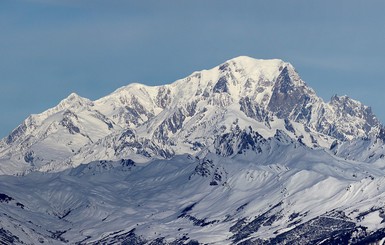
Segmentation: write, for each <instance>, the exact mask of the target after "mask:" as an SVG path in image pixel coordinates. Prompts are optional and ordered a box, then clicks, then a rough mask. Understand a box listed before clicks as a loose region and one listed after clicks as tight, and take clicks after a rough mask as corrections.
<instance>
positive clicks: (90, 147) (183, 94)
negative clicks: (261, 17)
mask: <svg viewBox="0 0 385 245" xmlns="http://www.w3.org/2000/svg"><path fill="white" fill-rule="evenodd" d="M236 127H238V128H240V129H245V128H248V127H251V128H253V130H255V131H256V132H258V133H259V134H261V135H262V136H263V137H265V138H267V137H271V136H273V135H274V134H275V133H276V130H281V131H283V132H286V134H288V135H289V136H290V137H291V138H293V139H296V140H300V141H301V142H303V143H304V144H306V145H307V146H309V147H316V148H317V147H323V148H327V149H328V148H330V146H331V145H332V143H333V142H334V141H335V140H337V141H341V142H344V141H350V140H354V139H358V138H370V137H373V136H375V135H376V134H378V133H379V132H380V130H381V128H382V125H381V124H380V122H379V121H378V120H377V119H376V117H375V116H374V115H373V113H372V112H371V110H370V108H369V107H367V106H365V105H363V104H361V103H360V102H358V101H355V100H352V99H350V98H348V97H346V96H342V97H338V96H334V97H333V98H332V99H331V101H330V102H328V103H325V102H324V101H323V100H322V99H321V98H320V97H318V96H317V95H316V93H315V91H314V90H313V89H311V88H310V87H309V86H308V85H307V84H306V83H305V82H304V81H302V80H301V78H300V77H299V75H298V73H297V72H296V71H295V69H294V67H293V66H292V65H291V64H290V63H287V62H284V61H282V60H279V59H273V60H258V59H253V58H250V57H246V56H240V57H237V58H234V59H231V60H228V61H226V62H225V63H223V64H221V65H219V66H217V67H214V68H212V69H210V70H203V71H198V72H194V73H193V74H191V75H190V76H188V77H186V78H184V79H180V80H178V81H176V82H174V83H171V84H167V85H162V86H146V85H143V84H130V85H128V86H126V87H122V88H120V89H118V90H116V91H115V92H113V93H112V94H110V95H107V96H106V97H103V98H101V99H99V100H96V101H90V100H88V99H86V98H82V97H80V96H79V95H77V94H75V93H73V94H71V95H70V96H69V97H68V98H66V99H64V100H63V101H61V102H60V103H59V105H57V106H56V107H54V108H51V109H49V110H47V111H45V112H43V113H41V114H38V115H31V116H29V117H28V118H27V119H26V120H25V121H24V122H23V123H22V124H21V125H20V126H18V127H17V128H16V129H15V130H14V131H13V132H12V133H11V134H10V135H9V136H7V137H6V138H4V139H3V140H2V141H1V142H0V158H1V159H0V172H2V173H5V174H16V173H22V172H26V171H30V170H41V171H51V170H59V169H65V168H68V167H74V166H77V165H79V164H81V163H86V162H90V161H94V160H100V159H103V160H117V159H120V158H124V157H127V156H130V157H133V158H135V159H136V160H137V161H140V162H147V161H149V160H150V159H153V158H168V157H171V156H173V155H178V154H184V153H189V154H193V155H196V154H199V153H200V152H202V151H204V152H216V151H217V149H214V148H215V145H216V144H215V141H216V140H217V138H218V137H221V135H223V134H226V133H230V132H231V131H232V130H233V128H236ZM128 131H129V132H130V133H129V134H130V135H131V136H130V139H129V141H130V143H128V142H126V141H122V139H127V137H126V136H125V135H127V132H128ZM47 149H50V150H49V151H47Z"/></svg>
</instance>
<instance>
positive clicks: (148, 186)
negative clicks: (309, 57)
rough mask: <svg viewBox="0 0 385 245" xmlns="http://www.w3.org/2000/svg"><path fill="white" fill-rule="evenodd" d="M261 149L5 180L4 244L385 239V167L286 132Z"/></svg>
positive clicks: (101, 164) (0, 236)
mask: <svg viewBox="0 0 385 245" xmlns="http://www.w3.org/2000/svg"><path fill="white" fill-rule="evenodd" d="M263 145H265V148H264V149H268V150H266V151H262V152H259V151H258V150H251V149H249V150H246V151H244V152H243V153H241V154H236V155H234V156H232V157H221V156H218V155H216V154H208V155H207V156H205V157H204V158H201V159H198V158H195V157H193V156H191V155H181V156H176V157H174V158H172V159H170V160H155V161H153V162H150V163H148V164H145V165H143V164H139V165H138V164H135V163H134V162H133V161H131V160H121V161H117V162H111V161H98V162H92V163H90V164H84V165H80V166H79V167H77V168H74V169H71V170H66V171H64V172H59V173H51V174H45V173H39V172H35V173H30V174H28V175H26V176H23V177H14V176H0V179H1V181H0V189H1V190H2V191H1V193H2V194H1V195H0V197H1V196H2V197H3V199H2V201H1V203H0V209H1V212H0V223H1V225H0V226H1V227H2V228H1V230H0V241H5V239H9V240H12V239H13V240H12V243H15V244H18V243H22V242H26V243H30V242H32V243H35V244H36V243H40V242H44V243H53V244H62V243H71V244H74V243H80V244H97V243H106V244H111V243H126V244H173V242H174V243H175V244H188V242H190V244H193V243H192V242H195V244H197V243H196V242H199V243H201V244H240V243H241V242H245V241H248V242H251V244H257V243H258V242H261V241H262V240H263V241H264V242H265V243H266V244H280V243H282V244H287V243H292V242H293V240H292V239H293V238H294V237H296V242H299V243H304V244H309V243H316V241H320V240H325V243H328V239H333V237H334V238H336V237H340V239H342V240H340V241H343V242H341V243H347V242H348V241H350V242H352V241H361V242H362V241H365V239H374V240H376V239H377V238H378V237H377V235H378V234H382V236H383V235H385V233H384V232H385V224H384V223H383V222H382V221H383V219H384V218H385V216H384V208H383V207H384V200H385V199H384V198H385V196H384V190H385V178H384V177H383V176H384V174H385V173H384V171H385V170H384V168H378V167H374V166H371V165H368V164H365V163H357V162H353V161H345V160H342V159H340V158H336V157H333V156H331V155H330V154H328V153H327V152H325V151H324V150H322V149H318V150H314V149H310V148H308V147H306V146H304V145H303V144H301V143H299V142H293V141H290V139H289V138H287V137H286V136H283V135H280V134H277V135H276V136H274V137H273V138H269V139H265V141H264V142H263ZM4 195H5V196H7V197H8V200H6V199H7V198H4ZM320 225H322V229H320V228H319V227H318V226H320ZM376 232H377V233H376ZM376 237H377V238H376ZM151 242H153V243H151ZM155 242H158V243H155ZM329 242H330V240H329Z"/></svg>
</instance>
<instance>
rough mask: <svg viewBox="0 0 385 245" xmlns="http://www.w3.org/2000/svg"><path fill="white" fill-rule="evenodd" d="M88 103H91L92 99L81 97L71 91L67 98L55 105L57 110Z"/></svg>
mask: <svg viewBox="0 0 385 245" xmlns="http://www.w3.org/2000/svg"><path fill="white" fill-rule="evenodd" d="M88 105H92V101H91V100H89V99H87V98H84V97H81V96H80V95H78V94H76V93H71V94H70V95H69V96H68V97H67V98H65V99H63V100H62V101H60V103H59V105H58V106H57V107H58V109H59V110H63V109H70V108H74V107H86V106H88Z"/></svg>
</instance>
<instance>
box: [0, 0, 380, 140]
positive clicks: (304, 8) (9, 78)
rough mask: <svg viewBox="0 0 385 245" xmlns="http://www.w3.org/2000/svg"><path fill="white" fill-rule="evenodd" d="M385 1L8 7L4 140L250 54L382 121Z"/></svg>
mask: <svg viewBox="0 0 385 245" xmlns="http://www.w3.org/2000/svg"><path fill="white" fill-rule="evenodd" d="M384 11H385V1H381V0H377V1H376V0H373V1H372V0H370V1H363V0H360V1H358V0H345V1H339V0H326V1H325V0H324V1H312V0H303V1H299V0H290V1H288V0H281V1H274V0H271V1H266V0H263V1H262V0H241V1H227V0H221V1H216V0H210V1H208V0H191V1H187V0H186V1H184V0H172V1H171V0H169V1H168V0H163V1H159V0H152V1H147V0H141V1H128V0H1V1H0V84H1V87H0V88H1V89H0V115H1V121H0V136H1V137H2V136H5V135H6V134H8V133H9V132H10V131H11V130H12V129H13V128H15V127H16V126H17V125H18V124H19V123H20V122H21V121H22V120H23V119H24V118H26V117H27V116H28V115H29V114H31V113H39V112H42V111H44V110H46V109H48V108H49V107H52V106H54V105H56V104H57V103H58V102H59V101H60V100H61V99H63V98H65V97H66V96H67V95H69V94H70V93H71V92H76V93H78V94H80V95H81V96H84V97H87V98H90V99H97V98H99V97H101V96H104V95H107V94H108V93H110V92H112V91H114V90H115V89H117V88H118V87H121V86H124V85H127V84H129V83H131V82H141V83H145V84H148V85H157V84H164V83H170V82H173V81H175V80H176V79H179V78H183V77H185V76H187V75H189V74H190V73H192V72H193V71H196V70H201V69H206V68H211V67H213V66H215V65H218V64H220V63H222V62H224V61H225V60H228V59H230V58H233V57H236V56H239V55H247V56H251V57H254V58H265V59H268V58H280V59H283V60H285V61H288V62H291V63H292V64H293V65H294V67H296V69H297V71H298V72H299V74H300V75H301V77H302V79H303V80H305V81H306V82H307V83H308V84H309V85H310V86H311V87H313V88H314V89H315V90H316V92H317V93H318V95H320V96H321V97H322V98H323V99H324V100H326V101H328V100H329V98H330V97H331V96H332V95H333V94H338V95H344V94H346V95H348V96H350V97H352V98H354V99H358V100H360V101H362V102H364V103H365V104H366V105H369V106H371V107H372V108H373V111H374V112H375V113H376V114H377V115H378V117H379V118H380V120H381V121H382V122H385V109H384V108H383V105H384V102H385V96H384V91H385V47H384V45H385V15H384Z"/></svg>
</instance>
